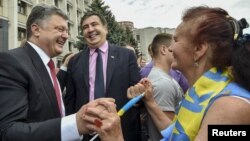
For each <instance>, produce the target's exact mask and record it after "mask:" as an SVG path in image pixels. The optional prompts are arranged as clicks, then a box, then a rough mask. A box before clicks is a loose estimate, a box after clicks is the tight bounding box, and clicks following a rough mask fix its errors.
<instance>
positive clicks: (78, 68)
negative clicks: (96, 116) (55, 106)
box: [59, 11, 140, 141]
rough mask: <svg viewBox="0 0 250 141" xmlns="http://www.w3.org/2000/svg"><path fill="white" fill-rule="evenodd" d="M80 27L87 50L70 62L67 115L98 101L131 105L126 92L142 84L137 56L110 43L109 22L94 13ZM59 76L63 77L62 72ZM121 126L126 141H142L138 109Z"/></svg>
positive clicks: (87, 15)
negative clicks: (108, 37)
mask: <svg viewBox="0 0 250 141" xmlns="http://www.w3.org/2000/svg"><path fill="white" fill-rule="evenodd" d="M80 24H81V28H82V33H83V36H84V38H85V40H86V42H87V45H88V48H87V49H86V50H83V51H81V52H80V53H78V54H76V55H75V56H74V57H73V58H72V59H71V60H70V62H69V65H68V68H67V93H66V97H65V107H66V113H67V114H71V113H74V112H75V111H77V110H78V109H79V108H80V107H81V105H83V104H85V103H88V102H89V101H92V100H94V99H96V98H99V97H111V98H114V99H115V100H116V105H117V109H120V108H121V107H122V106H123V105H124V104H125V103H126V102H127V101H128V98H127V97H126V92H127V88H128V87H129V86H132V85H134V84H136V83H137V82H138V81H139V80H140V75H139V68H138V66H137V63H136V56H135V54H134V52H133V51H132V50H129V49H127V48H123V47H119V46H116V45H112V44H110V43H109V42H108V41H107V39H106V38H107V34H108V27H107V22H106V20H105V18H104V17H103V16H101V15H100V14H98V13H95V12H93V11H90V12H88V13H85V15H84V16H83V17H82V19H81V23H80ZM59 76H62V71H60V72H59ZM121 122H122V130H123V135H124V138H125V140H127V141H139V140H140V135H139V130H140V123H139V122H140V120H139V110H138V108H136V107H133V108H132V109H130V110H129V111H128V112H127V113H126V114H125V115H124V116H123V117H122V118H121ZM90 138H91V136H90V135H85V136H84V139H83V140H89V139H90Z"/></svg>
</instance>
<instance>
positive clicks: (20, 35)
mask: <svg viewBox="0 0 250 141" xmlns="http://www.w3.org/2000/svg"><path fill="white" fill-rule="evenodd" d="M25 37H26V29H24V28H21V27H18V41H22V40H23V39H25Z"/></svg>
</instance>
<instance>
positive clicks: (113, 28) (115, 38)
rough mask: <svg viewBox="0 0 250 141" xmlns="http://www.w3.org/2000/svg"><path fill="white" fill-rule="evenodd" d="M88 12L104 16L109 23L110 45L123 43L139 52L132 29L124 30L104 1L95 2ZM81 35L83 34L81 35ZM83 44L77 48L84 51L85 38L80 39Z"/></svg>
mask: <svg viewBox="0 0 250 141" xmlns="http://www.w3.org/2000/svg"><path fill="white" fill-rule="evenodd" d="M87 11H96V12H98V13H100V14H101V15H103V16H104V17H105V19H106V20H107V23H108V30H109V31H108V35H107V40H108V41H109V43H112V44H118V45H121V44H122V43H126V44H129V45H131V46H133V47H134V48H135V50H138V48H137V42H136V40H135V39H134V36H133V33H132V31H131V30H130V29H128V28H127V29H123V28H122V27H121V26H119V24H118V22H117V21H116V20H115V16H114V15H113V14H112V12H111V10H110V9H109V6H108V5H105V4H104V2H103V1H102V0H93V1H92V3H91V5H90V6H89V8H88V10H87ZM80 35H81V34H80ZM79 39H80V40H81V42H82V43H78V45H76V46H77V48H78V49H79V50H81V49H84V48H85V47H86V46H84V47H83V46H82V44H84V41H83V38H82V37H81V38H79Z"/></svg>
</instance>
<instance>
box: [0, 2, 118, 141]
mask: <svg viewBox="0 0 250 141" xmlns="http://www.w3.org/2000/svg"><path fill="white" fill-rule="evenodd" d="M67 20H68V18H67V15H66V14H65V13H64V12H63V11H62V10H60V9H58V8H57V7H54V6H48V5H45V4H40V5H36V6H35V7H34V8H33V9H32V11H31V13H30V15H29V17H28V20H27V25H26V27H27V28H26V29H27V42H26V43H25V44H24V46H23V47H20V48H16V49H13V50H11V51H7V52H0V64H1V65H0V113H1V114H0V140H1V141H17V140H18V141H28V140H30V141H72V140H80V139H81V135H82V134H86V133H89V132H90V131H89V130H88V129H87V124H88V123H87V122H84V121H83V120H82V115H83V114H85V112H84V111H86V106H80V107H82V108H81V109H80V108H79V109H80V110H79V111H76V112H77V113H76V114H75V113H72V115H69V116H65V110H64V104H63V101H62V98H61V95H62V92H61V90H60V86H59V85H58V81H57V79H56V76H55V67H54V64H53V61H52V59H51V58H53V57H55V56H57V55H59V54H60V53H62V51H63V46H64V44H65V43H66V41H67V39H68V23H67ZM103 100H104V99H103ZM97 101H100V99H98V100H96V101H93V102H91V103H89V104H87V106H88V107H95V108H97V106H98V105H97V103H98V102H97ZM113 101H114V100H113ZM111 102H112V100H111ZM98 107H100V106H98Z"/></svg>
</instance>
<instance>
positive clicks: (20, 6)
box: [18, 0, 27, 14]
mask: <svg viewBox="0 0 250 141" xmlns="http://www.w3.org/2000/svg"><path fill="white" fill-rule="evenodd" d="M26 8H27V4H26V3H25V2H23V1H21V0H18V12H19V13H21V14H26Z"/></svg>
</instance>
